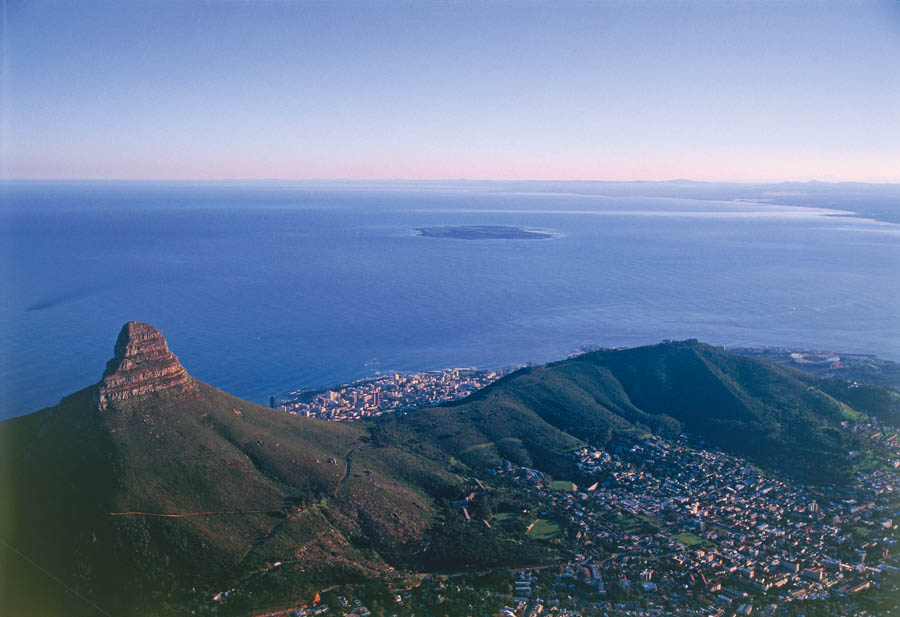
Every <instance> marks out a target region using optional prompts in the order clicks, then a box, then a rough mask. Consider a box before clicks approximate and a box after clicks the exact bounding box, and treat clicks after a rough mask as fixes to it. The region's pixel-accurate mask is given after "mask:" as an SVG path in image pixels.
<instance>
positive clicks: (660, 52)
mask: <svg viewBox="0 0 900 617" xmlns="http://www.w3.org/2000/svg"><path fill="white" fill-rule="evenodd" d="M0 3H2V5H3V10H4V14H3V36H2V40H3V43H2V44H3V48H2V54H3V58H2V66H0V70H2V100H0V103H2V118H0V122H2V124H0V129H2V149H0V154H2V161H0V174H2V176H3V177H6V178H201V179H217V178H492V179H504V178H514V179H523V178H534V179H556V178H558V179H569V178H572V179H601V180H602V179H651V180H652V179H667V178H680V177H687V178H692V179H697V180H738V181H742V180H743V181H749V180H782V179H793V180H809V179H819V180H862V181H895V182H900V3H896V2H860V3H853V2H834V3H829V2H815V3H803V2H787V3H774V2H753V3H746V4H742V3H730V2H729V3H725V2H715V3H711V2H690V3H678V2H665V3H662V2H659V3H657V2H647V3H612V2H598V3H588V2H544V3H539V2H440V3H429V2H394V3H382V2H343V3H342V2H334V3H331V2H296V3H295V2H187V1H180V2H174V1H173V2H108V3H104V2H91V1H89V0H80V1H79V2H39V1H30V2H20V1H16V0H5V2H4V0H0Z"/></svg>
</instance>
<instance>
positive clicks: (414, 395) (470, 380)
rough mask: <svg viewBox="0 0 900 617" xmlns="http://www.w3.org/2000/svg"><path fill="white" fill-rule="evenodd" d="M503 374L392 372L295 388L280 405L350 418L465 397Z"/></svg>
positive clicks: (307, 413) (304, 413) (326, 416)
mask: <svg viewBox="0 0 900 617" xmlns="http://www.w3.org/2000/svg"><path fill="white" fill-rule="evenodd" d="M502 374H503V371H494V370H477V369H444V370H441V371H431V372H427V373H411V374H405V375H403V374H400V373H393V374H391V375H385V376H382V377H378V378H376V379H369V380H364V381H359V382H355V383H352V384H348V385H346V386H341V387H337V388H333V389H330V390H324V391H319V392H307V391H304V390H297V391H295V392H291V393H290V398H289V399H288V400H286V401H284V402H282V403H281V404H280V405H279V407H280V409H281V410H283V411H286V412H288V413H292V414H298V415H301V416H307V417H313V418H321V419H323V420H331V421H335V422H351V421H354V420H361V419H364V418H369V417H373V416H380V415H381V414H384V413H391V412H395V411H405V410H408V409H415V408H419V407H429V406H433V405H440V404H441V403H446V402H449V401H454V400H457V399H460V398H464V397H466V396H469V395H470V394H472V393H473V392H475V391H476V390H479V389H481V388H483V387H485V386H486V385H488V384H490V383H491V382H493V381H496V380H497V379H498V378H499V377H501V376H502Z"/></svg>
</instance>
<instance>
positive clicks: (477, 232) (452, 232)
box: [416, 225, 553, 240]
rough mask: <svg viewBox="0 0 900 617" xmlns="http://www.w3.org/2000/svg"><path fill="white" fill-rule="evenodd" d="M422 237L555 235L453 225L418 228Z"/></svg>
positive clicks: (531, 237) (526, 237)
mask: <svg viewBox="0 0 900 617" xmlns="http://www.w3.org/2000/svg"><path fill="white" fill-rule="evenodd" d="M416 231H418V232H419V235H420V236H426V237H428V238H450V239H453V240H543V239H545V238H552V237H553V234H550V233H547V232H544V231H536V230H533V229H523V228H521V227H507V226H506V225H453V226H445V227H418V228H416Z"/></svg>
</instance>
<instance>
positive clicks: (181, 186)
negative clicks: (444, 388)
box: [0, 181, 900, 417]
mask: <svg viewBox="0 0 900 617" xmlns="http://www.w3.org/2000/svg"><path fill="white" fill-rule="evenodd" d="M0 187H2V207H0V239H2V246H3V263H2V266H0V267H2V270H0V280H2V281H3V287H4V293H3V297H2V307H0V311H2V324H3V325H2V331H0V417H13V416H17V415H21V414H24V413H27V412H30V411H34V410H37V409H40V408H43V407H46V406H49V405H53V404H55V403H56V402H58V401H59V399H60V397H61V396H63V395H65V394H68V393H71V392H74V391H76V390H79V389H81V388H83V387H86V386H88V385H90V384H92V383H95V382H96V381H98V380H99V378H100V376H101V374H102V372H103V368H104V365H105V362H106V361H107V360H108V359H109V358H110V357H111V356H112V351H113V343H114V341H115V338H116V335H117V334H118V331H119V329H120V328H121V327H122V324H123V323H125V322H126V321H129V320H140V321H146V322H149V323H151V324H153V325H155V326H156V327H158V328H159V329H160V330H161V331H162V332H163V334H164V335H165V337H166V339H167V340H168V342H169V346H170V348H171V349H172V350H173V351H174V352H175V353H176V354H177V355H178V356H179V358H180V359H181V361H182V363H183V364H184V365H185V367H186V368H187V370H188V372H190V373H191V374H192V375H193V376H195V377H197V378H198V379H201V380H203V381H205V382H208V383H210V384H213V385H215V386H217V387H219V388H221V389H223V390H226V391H228V392H230V393H233V394H235V395H237V396H241V397H244V398H247V399H249V400H252V401H256V402H259V403H265V401H266V399H267V397H268V396H269V395H270V394H271V395H276V396H281V395H284V394H286V393H287V392H289V391H291V390H295V389H297V388H300V387H317V386H324V385H330V384H335V383H342V382H347V381H350V380H353V379H358V378H362V377H369V376H374V375H376V374H378V373H379V372H387V371H413V370H430V369H437V368H443V367H451V366H454V367H458V366H478V367H487V368H489V367H501V366H509V365H514V364H521V363H526V362H546V361H550V360H556V359H561V358H564V357H566V356H567V355H569V354H571V353H573V352H575V351H577V350H578V349H580V348H584V347H588V346H633V345H641V344H646V343H654V342H658V341H660V340H663V339H681V338H697V339H700V340H702V341H705V342H708V343H712V344H716V345H725V346H759V345H778V346H789V347H804V348H816V349H827V350H832V351H836V352H845V353H849V352H854V353H874V354H877V355H880V356H882V357H884V358H887V359H892V360H900V311H898V307H900V218H898V217H900V187H898V186H893V187H892V186H883V185H882V186H872V187H867V186H865V185H852V186H848V185H820V184H815V185H802V184H797V185H778V186H769V185H752V186H750V185H701V184H695V183H688V182H674V183H663V184H653V183H522V182H518V183H512V182H510V183H488V182H463V181H460V182H278V181H271V182H220V183H216V182H210V183H199V182H198V183H188V182H180V183H165V182H97V183H92V182H6V183H4V184H2V185H0ZM443 226H506V227H515V228H521V229H525V230H535V231H542V232H546V235H549V236H550V237H548V238H541V239H522V238H511V239H509V238H507V239H491V238H487V239H485V238H481V239H458V238H454V237H423V236H421V235H419V234H418V233H417V231H416V229H417V228H420V227H443ZM538 235H543V234H538Z"/></svg>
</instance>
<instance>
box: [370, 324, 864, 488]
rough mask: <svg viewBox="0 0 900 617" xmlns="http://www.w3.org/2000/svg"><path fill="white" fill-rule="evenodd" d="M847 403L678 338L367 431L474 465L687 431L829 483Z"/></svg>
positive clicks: (513, 380)
mask: <svg viewBox="0 0 900 617" xmlns="http://www.w3.org/2000/svg"><path fill="white" fill-rule="evenodd" d="M850 407H852V406H849V405H847V404H842V403H841V402H840V401H839V400H838V399H837V398H836V397H835V396H834V395H833V394H832V395H829V394H826V393H825V392H823V391H821V390H819V389H818V388H816V387H815V386H814V385H813V384H811V383H810V382H809V380H808V379H805V376H801V375H798V374H796V373H795V372H794V371H791V370H789V369H785V368H782V367H779V366H776V365H773V364H771V363H768V362H761V361H756V360H752V359H748V358H743V357H740V356H735V355H733V354H730V353H728V352H725V351H723V350H721V349H718V348H715V347H712V346H709V345H704V344H702V343H697V342H695V341H686V342H675V343H664V344H660V345H653V346H647V347H639V348H634V349H626V350H604V351H598V352H593V353H589V354H585V355H582V356H578V357H575V358H571V359H568V360H564V361H561V362H557V363H554V364H550V365H548V366H542V367H533V368H527V369H522V370H520V371H517V372H516V373H513V374H512V375H509V376H507V377H506V378H504V379H502V380H500V381H498V382H496V383H494V384H492V385H491V386H489V387H488V388H485V389H484V390H482V391H480V392H478V393H476V394H474V395H473V396H471V397H469V398H468V399H466V400H465V401H462V402H460V403H458V404H455V405H449V406H446V407H441V408H436V409H431V410H428V412H427V413H418V414H410V415H408V416H406V417H403V418H390V419H387V420H385V422H384V423H383V424H382V425H381V426H380V427H379V432H377V433H376V435H377V436H378V438H379V439H381V440H382V441H385V442H392V443H393V442H396V443H403V444H404V445H405V446H406V447H412V448H418V450H419V451H420V452H422V453H423V454H430V455H432V456H434V452H433V451H430V450H429V448H430V449H432V450H440V451H442V452H443V453H444V455H446V456H451V457H453V458H454V459H455V460H459V461H461V462H464V463H468V464H471V465H475V466H478V465H484V464H492V463H495V462H497V461H498V460H499V459H500V458H507V459H510V460H513V461H515V462H517V463H520V464H534V465H537V466H541V467H544V468H546V467H547V466H548V465H553V464H554V462H556V461H558V460H559V458H560V457H559V454H560V453H562V452H565V451H566V450H569V449H572V448H574V447H577V446H578V445H579V444H580V443H581V441H582V440H586V441H589V442H591V443H594V444H605V443H609V442H610V441H611V440H613V439H615V438H618V437H625V438H627V437H636V436H640V435H642V434H646V433H648V432H654V433H658V434H663V435H672V434H677V433H679V432H681V431H688V432H690V433H692V434H695V435H698V436H700V437H702V438H703V439H705V440H707V441H708V442H709V443H712V444H714V445H717V446H719V447H722V448H723V449H726V450H728V451H731V452H734V453H736V454H740V455H743V456H747V457H749V458H751V459H752V460H755V461H757V462H759V463H760V464H762V465H764V466H769V467H771V468H774V469H778V470H781V471H784V472H788V473H795V474H799V475H803V476H805V477H809V478H812V479H816V480H825V481H832V480H840V479H842V478H844V477H846V474H847V473H849V471H850V470H849V469H848V468H847V466H846V465H844V464H843V461H844V458H845V456H846V454H847V452H848V451H849V450H852V449H857V448H859V447H862V442H861V440H860V439H859V438H858V437H856V436H855V435H853V434H851V433H850V432H849V431H847V430H845V429H844V427H842V426H841V422H843V421H852V420H854V419H855V416H854V413H853V410H852V409H850ZM423 435H428V436H430V439H428V440H425V438H424V437H423Z"/></svg>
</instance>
